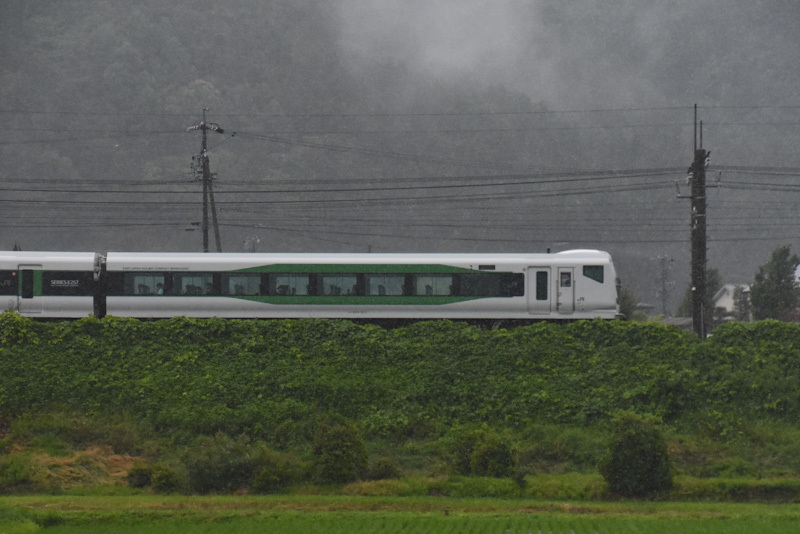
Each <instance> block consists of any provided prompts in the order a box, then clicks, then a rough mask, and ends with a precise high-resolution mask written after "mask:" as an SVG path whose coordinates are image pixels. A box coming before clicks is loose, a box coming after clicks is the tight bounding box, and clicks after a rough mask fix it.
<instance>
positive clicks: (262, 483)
mask: <svg viewBox="0 0 800 534" xmlns="http://www.w3.org/2000/svg"><path fill="white" fill-rule="evenodd" d="M300 470H301V468H300V464H299V463H297V462H296V461H295V460H294V458H293V457H292V456H290V455H287V454H280V453H277V452H275V451H272V450H270V449H268V448H266V447H263V448H262V449H261V451H260V452H259V453H258V471H257V472H256V474H255V476H254V477H253V481H252V484H251V485H250V489H251V490H253V491H254V492H255V493H281V492H284V491H286V489H287V488H288V487H289V485H290V484H292V483H293V482H296V481H298V480H299V479H300V475H299V473H300Z"/></svg>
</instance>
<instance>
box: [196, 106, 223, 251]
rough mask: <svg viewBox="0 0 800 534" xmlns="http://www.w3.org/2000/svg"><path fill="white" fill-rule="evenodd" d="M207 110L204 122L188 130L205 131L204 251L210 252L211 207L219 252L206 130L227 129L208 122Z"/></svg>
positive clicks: (221, 130)
mask: <svg viewBox="0 0 800 534" xmlns="http://www.w3.org/2000/svg"><path fill="white" fill-rule="evenodd" d="M206 111H208V108H203V122H201V123H200V124H198V125H197V126H190V127H189V128H187V129H186V131H187V132H191V131H193V130H200V131H201V132H202V133H203V141H202V145H201V148H200V156H199V159H200V165H201V170H200V172H201V175H202V180H203V252H208V212H209V208H210V209H211V221H212V224H213V226H214V241H215V244H216V245H217V252H222V243H221V242H220V238H219V224H218V223H217V207H216V204H215V203H214V187H213V185H212V184H211V168H210V166H209V164H208V144H207V143H208V139H207V137H208V136H207V135H206V132H208V131H209V130H211V131H214V132H217V133H225V130H223V129H222V128H220V126H219V124H216V123H213V122H212V123H208V122H206Z"/></svg>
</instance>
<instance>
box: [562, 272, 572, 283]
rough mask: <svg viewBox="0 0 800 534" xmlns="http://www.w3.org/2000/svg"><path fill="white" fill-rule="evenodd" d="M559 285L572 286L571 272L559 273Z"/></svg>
mask: <svg viewBox="0 0 800 534" xmlns="http://www.w3.org/2000/svg"><path fill="white" fill-rule="evenodd" d="M561 287H572V273H568V272H562V273H561Z"/></svg>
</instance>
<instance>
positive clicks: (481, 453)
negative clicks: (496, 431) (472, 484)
mask: <svg viewBox="0 0 800 534" xmlns="http://www.w3.org/2000/svg"><path fill="white" fill-rule="evenodd" d="M469 465H470V471H471V472H472V474H473V475H476V476H482V477H495V478H502V477H510V476H512V475H513V474H514V471H515V468H516V466H517V461H516V457H515V453H514V450H513V449H512V447H511V445H510V444H509V443H507V442H506V441H503V440H501V439H500V438H498V437H497V436H491V437H490V438H489V439H486V440H485V441H483V442H482V443H479V444H478V445H477V446H476V447H475V450H474V451H472V455H471V456H470V460H469Z"/></svg>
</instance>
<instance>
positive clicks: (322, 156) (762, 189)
mask: <svg viewBox="0 0 800 534" xmlns="http://www.w3.org/2000/svg"><path fill="white" fill-rule="evenodd" d="M0 48H1V51H2V54H1V55H0V117H2V120H3V128H2V130H0V156H1V157H2V161H3V164H2V166H1V167H0V190H2V193H0V205H2V212H1V213H0V228H1V229H2V231H1V232H0V247H2V248H4V249H10V248H12V247H13V246H14V245H15V244H18V245H19V246H20V247H21V248H23V249H25V250H34V249H38V250H53V249H54V250H94V251H104V250H143V251H199V250H201V247H202V236H201V235H200V234H201V232H200V230H199V227H198V224H199V221H200V220H201V217H202V194H201V184H200V182H199V180H198V175H197V172H196V168H195V169H193V168H192V166H191V164H192V157H193V156H194V155H196V154H198V153H199V151H200V143H201V134H200V132H199V131H196V130H194V131H187V128H190V127H192V126H196V125H198V124H199V123H200V121H201V120H202V112H203V109H204V108H207V109H208V110H209V111H208V120H209V121H210V122H213V123H216V124H218V125H219V126H220V127H221V128H222V129H224V133H221V134H220V133H217V132H209V133H208V148H209V152H208V156H209V161H210V166H211V170H212V172H213V173H214V174H215V177H214V191H215V201H216V208H217V215H218V219H219V223H220V228H221V241H222V245H223V250H225V251H242V250H243V248H244V243H245V241H247V242H248V243H250V244H253V243H256V242H257V244H256V246H255V248H256V250H258V251H260V252H268V251H308V252H311V251H354V252H364V251H368V250H374V251H393V252H394V251H396V252H412V251H413V252H417V251H418V252H428V251H452V252H457V251H497V252H525V251H531V252H536V251H544V250H546V249H551V250H553V251H556V250H562V249H566V248H599V249H604V250H608V251H610V252H611V253H612V254H613V255H614V257H615V259H616V261H617V263H618V266H619V270H620V275H621V277H622V279H623V284H624V285H625V286H626V287H629V288H631V289H633V290H634V292H635V293H636V294H637V295H638V296H639V299H640V300H645V301H648V302H651V303H652V304H659V302H660V298H661V297H660V294H659V291H660V288H661V285H662V284H661V277H662V276H666V278H667V282H668V286H667V287H668V288H670V295H669V297H670V298H669V302H670V306H669V308H670V309H671V310H674V308H675V307H676V306H677V302H678V301H679V300H680V298H681V297H682V296H683V290H684V288H685V286H686V283H687V280H688V278H689V256H690V254H689V249H690V242H689V218H690V213H689V202H688V200H686V199H679V198H677V197H678V193H680V194H681V195H684V196H685V195H687V194H688V193H689V189H688V185H687V182H686V169H687V168H688V167H689V165H690V164H691V160H692V153H693V146H694V131H695V128H694V126H695V125H694V122H693V119H694V109H693V106H694V104H695V103H696V104H698V116H699V119H700V120H702V122H703V128H702V143H703V146H704V147H705V148H707V149H709V150H711V166H710V167H709V169H708V181H709V185H710V186H713V187H710V188H709V193H708V214H709V215H708V217H709V220H708V236H709V252H708V259H709V265H710V266H712V267H716V268H718V269H719V270H720V272H721V274H722V276H723V278H724V280H725V281H726V282H737V283H749V282H751V281H752V279H753V275H754V273H755V272H756V270H757V268H758V266H759V265H760V264H763V263H765V262H766V261H767V259H768V257H769V253H770V251H771V250H772V249H774V248H775V247H777V246H779V245H783V244H790V245H792V246H793V248H794V249H795V251H796V250H797V249H798V248H800V239H799V238H800V234H799V233H798V231H797V230H796V224H795V219H796V217H797V213H798V211H797V204H798V200H800V198H798V196H797V195H798V193H800V189H798V187H797V185H796V184H795V182H796V179H797V177H798V175H800V161H798V159H800V158H798V150H797V147H798V146H799V143H798V142H799V141H800V130H799V129H798V125H799V124H800V120H799V115H800V102H799V101H798V97H797V87H798V86H800V85H799V84H798V76H799V75H798V70H797V65H798V63H799V62H800V6H798V5H797V3H796V2H793V1H790V0H785V1H782V0H772V1H753V0H748V1H745V0H694V1H690V0H679V1H674V2H669V3H666V2H641V1H633V0H607V1H604V2H589V1H577V2H569V3H566V2H547V1H527V2H524V1H513V0H491V1H490V0H458V1H456V0H372V1H370V2H364V1H361V0H335V1H334V0H331V1H313V0H304V1H291V0H283V1H280V0H272V1H263V0H230V1H226V2H212V1H208V0H195V1H192V2H189V1H186V0H173V1H171V2H161V1H157V0H140V1H137V2H122V1H113V0H112V1H107V2H95V1H88V0H70V1H67V0H61V1H55V0H49V1H48V0H37V1H30V0H6V1H4V2H2V4H0ZM211 242H212V244H213V239H212V240H211ZM212 246H213V245H212ZM660 258H666V259H667V260H673V261H671V262H670V261H667V262H666V265H668V266H669V269H668V270H667V271H665V272H663V273H662V270H661V264H662V261H661V259H660Z"/></svg>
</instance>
